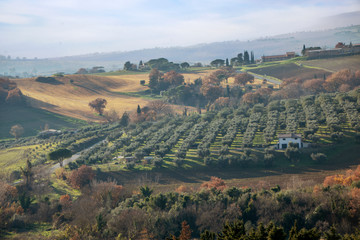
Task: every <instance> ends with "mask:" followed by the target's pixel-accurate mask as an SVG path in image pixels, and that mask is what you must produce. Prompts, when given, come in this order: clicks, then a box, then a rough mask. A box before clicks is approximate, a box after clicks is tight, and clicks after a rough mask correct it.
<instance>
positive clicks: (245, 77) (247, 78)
mask: <svg viewBox="0 0 360 240" xmlns="http://www.w3.org/2000/svg"><path fill="white" fill-rule="evenodd" d="M234 79H235V81H234V83H235V84H239V85H242V86H245V85H246V84H247V83H252V82H254V76H253V75H251V74H248V73H240V74H237V75H235V77H234Z"/></svg>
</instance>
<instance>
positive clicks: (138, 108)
mask: <svg viewBox="0 0 360 240" xmlns="http://www.w3.org/2000/svg"><path fill="white" fill-rule="evenodd" d="M136 112H137V114H141V108H140V105H138V106H137V110H136Z"/></svg>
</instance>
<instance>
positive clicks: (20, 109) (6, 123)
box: [0, 106, 86, 139]
mask: <svg viewBox="0 0 360 240" xmlns="http://www.w3.org/2000/svg"><path fill="white" fill-rule="evenodd" d="M0 110H1V112H2V113H4V114H1V116H0V122H1V124H0V139H3V138H12V137H13V136H12V135H10V133H9V131H10V128H11V127H12V126H13V125H16V124H20V125H21V126H22V127H23V128H24V134H23V135H22V136H23V137H27V136H34V135H37V134H38V132H40V131H41V130H42V129H44V127H45V125H48V127H49V128H53V129H63V128H78V127H80V126H83V125H85V124H86V122H85V121H81V120H79V119H74V118H70V117H65V116H63V115H60V114H55V113H53V112H49V111H46V110H43V109H38V108H33V107H28V106H0Z"/></svg>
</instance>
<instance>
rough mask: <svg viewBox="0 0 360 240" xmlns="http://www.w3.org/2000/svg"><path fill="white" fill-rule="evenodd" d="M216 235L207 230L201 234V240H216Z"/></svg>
mask: <svg viewBox="0 0 360 240" xmlns="http://www.w3.org/2000/svg"><path fill="white" fill-rule="evenodd" d="M215 239H216V234H215V233H213V232H210V231H208V230H205V231H204V232H203V233H201V234H200V240H215Z"/></svg>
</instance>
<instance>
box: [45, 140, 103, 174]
mask: <svg viewBox="0 0 360 240" xmlns="http://www.w3.org/2000/svg"><path fill="white" fill-rule="evenodd" d="M105 141H106V140H101V141H100V142H98V143H95V144H94V145H92V146H91V147H88V148H86V149H84V150H82V151H80V152H78V153H75V154H74V155H72V156H71V157H70V158H67V159H64V161H63V167H65V166H66V165H68V164H69V163H71V162H74V161H76V160H77V159H78V158H79V157H80V156H81V154H82V153H84V152H87V151H89V150H90V149H92V148H93V147H95V146H97V145H99V144H101V143H103V142H105ZM58 168H60V164H59V163H56V164H55V165H53V166H52V167H51V168H50V172H51V173H52V172H54V171H55V170H56V169H58Z"/></svg>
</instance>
